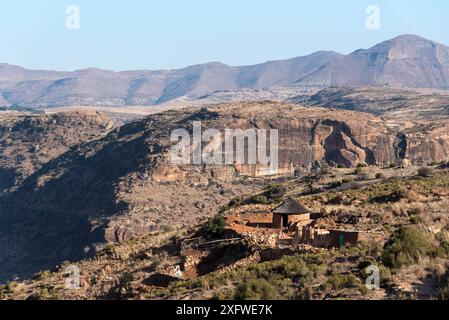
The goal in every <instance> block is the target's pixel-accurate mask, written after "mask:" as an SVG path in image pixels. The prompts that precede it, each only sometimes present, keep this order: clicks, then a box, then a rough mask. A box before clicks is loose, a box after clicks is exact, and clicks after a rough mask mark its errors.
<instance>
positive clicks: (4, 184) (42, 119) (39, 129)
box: [0, 112, 113, 195]
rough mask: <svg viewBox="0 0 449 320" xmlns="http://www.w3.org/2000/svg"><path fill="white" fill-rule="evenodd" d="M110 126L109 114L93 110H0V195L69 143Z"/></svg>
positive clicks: (102, 132)
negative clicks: (51, 112)
mask: <svg viewBox="0 0 449 320" xmlns="http://www.w3.org/2000/svg"><path fill="white" fill-rule="evenodd" d="M112 128H113V123H112V122H111V120H110V119H109V118H107V117H106V116H104V115H102V114H100V113H94V112H90V113H89V112H68V113H61V114H54V115H45V116H35V115H16V114H14V113H11V114H9V113H4V114H2V113H0V195H1V193H2V192H4V191H6V190H5V189H9V188H13V187H15V186H18V185H20V184H21V183H22V182H23V180H24V179H25V178H27V177H29V176H30V175H31V174H32V173H34V172H36V171H37V170H39V169H40V168H41V167H42V166H43V165H44V164H45V163H47V162H49V161H50V160H52V159H54V158H56V157H58V156H60V155H61V154H63V153H65V152H67V151H68V150H69V149H70V148H71V147H73V146H75V145H78V144H81V143H84V142H87V141H92V140H96V139H99V138H102V137H104V136H105V135H106V134H107V133H108V132H109V131H110V130H111V129H112Z"/></svg>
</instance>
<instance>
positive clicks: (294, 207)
mask: <svg viewBox="0 0 449 320" xmlns="http://www.w3.org/2000/svg"><path fill="white" fill-rule="evenodd" d="M311 213H312V212H311V211H310V210H308V209H306V208H305V207H304V206H303V205H301V204H300V203H298V202H297V201H296V200H295V199H293V198H288V199H287V200H285V201H284V202H283V203H282V204H281V205H279V206H278V207H277V208H276V209H274V210H273V228H275V229H282V228H287V227H288V226H289V224H290V223H291V222H293V221H295V220H296V219H294V218H292V216H304V217H303V218H304V219H310V214H311Z"/></svg>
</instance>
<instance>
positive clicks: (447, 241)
mask: <svg viewBox="0 0 449 320" xmlns="http://www.w3.org/2000/svg"><path fill="white" fill-rule="evenodd" d="M436 238H437V240H438V242H439V247H438V253H439V254H440V255H441V256H446V257H449V234H448V233H447V231H441V232H440V233H438V234H437V236H436Z"/></svg>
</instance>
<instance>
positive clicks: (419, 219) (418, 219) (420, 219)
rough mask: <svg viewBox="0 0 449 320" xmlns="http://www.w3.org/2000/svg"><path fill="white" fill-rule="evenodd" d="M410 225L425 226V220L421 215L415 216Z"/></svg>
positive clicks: (411, 218)
mask: <svg viewBox="0 0 449 320" xmlns="http://www.w3.org/2000/svg"><path fill="white" fill-rule="evenodd" d="M410 223H411V224H415V225H418V224H423V223H424V218H423V217H421V216H420V215H413V216H411V217H410Z"/></svg>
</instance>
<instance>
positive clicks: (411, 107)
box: [287, 87, 449, 121]
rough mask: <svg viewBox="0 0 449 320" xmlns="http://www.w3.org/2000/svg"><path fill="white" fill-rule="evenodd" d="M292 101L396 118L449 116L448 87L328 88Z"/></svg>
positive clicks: (437, 117)
mask: <svg viewBox="0 0 449 320" xmlns="http://www.w3.org/2000/svg"><path fill="white" fill-rule="evenodd" d="M287 100H288V101H289V102H294V103H298V104H304V103H306V104H308V105H311V106H317V107H325V108H334V109H344V110H355V111H361V112H366V113H371V114H374V115H378V116H384V117H388V118H390V119H391V118H394V119H399V120H400V119H412V120H424V121H426V120H431V119H434V120H435V119H442V118H445V119H447V118H448V117H449V94H448V93H447V92H445V91H430V90H418V89H415V90H412V89H392V88H375V87H364V88H328V89H323V90H321V91H319V92H318V93H316V94H313V95H299V96H297V97H294V98H291V99H287Z"/></svg>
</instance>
